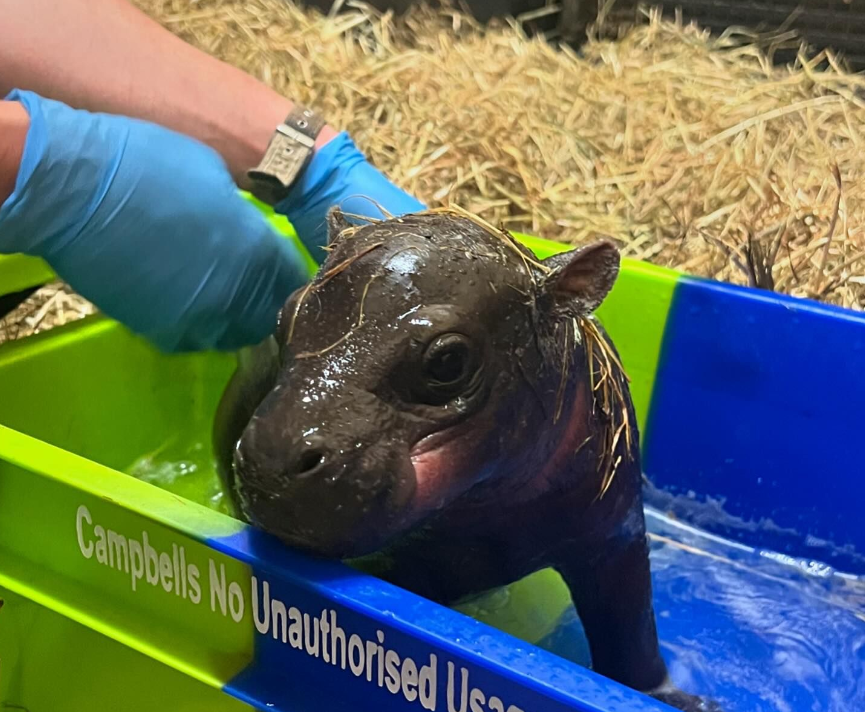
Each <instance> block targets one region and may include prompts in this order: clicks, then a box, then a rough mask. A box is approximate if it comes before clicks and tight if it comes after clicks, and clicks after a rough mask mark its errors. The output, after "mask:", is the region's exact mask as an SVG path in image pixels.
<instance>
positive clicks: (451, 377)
mask: <svg viewBox="0 0 865 712" xmlns="http://www.w3.org/2000/svg"><path fill="white" fill-rule="evenodd" d="M477 370H478V369H477V360H476V358H475V353H474V349H473V348H472V345H471V342H470V341H469V340H468V339H467V338H466V337H464V336H462V335H461V334H445V335H444V336H439V337H438V338H436V339H435V340H434V341H433V342H432V343H431V344H430V345H429V346H428V347H427V349H426V352H425V353H424V356H423V379H424V382H425V383H424V386H425V388H424V390H425V391H426V392H427V398H428V399H429V400H431V401H432V402H440V403H444V402H446V401H448V400H449V399H450V398H453V397H454V396H456V395H459V394H461V393H462V392H463V391H464V390H466V388H467V387H470V386H471V385H472V381H473V376H474V375H475V374H476V373H477Z"/></svg>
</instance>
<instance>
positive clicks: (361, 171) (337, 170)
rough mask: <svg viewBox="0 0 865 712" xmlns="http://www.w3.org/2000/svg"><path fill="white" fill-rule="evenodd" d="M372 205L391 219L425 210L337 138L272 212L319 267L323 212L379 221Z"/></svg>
mask: <svg viewBox="0 0 865 712" xmlns="http://www.w3.org/2000/svg"><path fill="white" fill-rule="evenodd" d="M373 201H374V202H373ZM376 203H377V204H378V205H381V207H382V208H384V209H385V210H386V211H388V212H389V213H390V214H391V215H404V214H406V213H412V212H416V211H418V210H424V209H425V207H426V206H424V204H423V203H421V202H419V201H418V200H417V199H416V198H413V197H412V196H410V195H409V194H408V193H406V192H405V191H403V190H401V189H400V188H397V187H396V186H395V185H393V184H392V183H391V182H390V181H389V180H388V179H387V178H385V177H384V175H382V173H381V172H380V171H379V170H377V169H376V168H374V167H373V166H372V164H370V163H369V161H368V160H367V159H366V157H365V156H364V155H363V154H362V153H361V152H360V151H359V150H358V149H357V147H356V146H355V145H354V142H353V141H352V140H351V138H350V137H349V135H348V134H347V133H346V132H342V133H340V134H337V135H336V136H335V137H334V138H332V139H331V140H330V141H328V142H327V143H326V144H325V145H324V146H322V147H321V148H320V149H318V150H316V151H315V153H314V154H313V157H312V160H311V161H310V162H309V165H308V166H307V167H306V169H305V170H304V172H303V173H302V175H301V177H300V179H299V180H298V182H297V184H296V185H295V186H294V187H293V188H292V189H291V192H290V193H289V194H288V196H287V197H286V198H285V199H283V200H282V201H281V202H279V203H278V204H277V205H276V206H274V210H275V211H276V212H278V213H281V214H283V215H285V216H286V217H287V218H288V220H289V222H290V223H291V224H292V225H293V226H294V228H295V230H296V231H297V234H298V237H299V238H300V240H301V241H302V242H303V244H304V246H305V247H306V249H307V250H308V251H309V253H310V255H311V256H312V258H313V259H314V260H315V261H316V262H318V263H319V264H321V262H322V260H323V259H324V258H325V256H326V253H325V252H324V250H322V249H321V247H322V246H324V245H326V244H327V220H326V218H327V211H328V210H330V208H331V207H333V206H337V207H339V208H340V209H341V210H342V211H343V212H346V213H353V214H355V215H362V216H364V217H371V218H377V219H381V218H383V217H384V215H383V214H382V212H381V211H380V210H378V209H377V207H376Z"/></svg>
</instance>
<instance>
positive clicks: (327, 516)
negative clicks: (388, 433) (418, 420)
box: [233, 418, 416, 558]
mask: <svg viewBox="0 0 865 712" xmlns="http://www.w3.org/2000/svg"><path fill="white" fill-rule="evenodd" d="M278 422H279V421H274V420H273V419H255V418H253V420H252V421H251V422H250V424H249V425H248V427H247V429H246V431H245V432H244V434H243V436H242V437H241V440H240V442H239V443H238V446H237V448H236V450H235V455H234V469H235V473H236V477H235V479H234V489H235V491H234V493H233V494H234V498H235V501H236V502H237V504H238V506H239V509H240V510H241V512H242V514H243V516H244V518H245V519H246V520H247V521H248V522H249V523H250V524H252V525H253V526H255V527H257V528H259V529H262V530H264V531H267V532H269V533H271V534H274V535H275V536H277V537H279V538H280V539H282V540H283V541H285V542H286V543H287V544H289V545H291V546H294V547H296V548H300V549H303V550H306V551H309V552H312V553H316V554H320V555H324V556H330V557H336V558H345V557H349V556H358V555H362V554H364V553H368V552H369V551H372V550H374V549H375V548H376V547H378V546H380V545H381V544H382V542H383V541H384V540H385V539H386V538H388V536H390V535H391V534H394V533H398V530H399V527H400V522H401V521H402V520H404V519H405V516H406V511H407V504H408V502H409V500H410V499H411V497H412V495H413V493H414V490H415V486H416V482H415V473H414V469H413V467H412V465H411V460H410V458H409V457H408V452H407V451H405V452H402V451H401V450H402V449H400V448H394V447H391V446H389V444H387V443H382V442H377V443H369V444H365V445H363V446H361V447H358V446H357V443H354V444H352V442H349V441H347V440H346V439H345V438H339V437H333V438H332V439H328V438H326V437H324V436H323V435H321V434H320V433H317V432H312V433H310V432H309V429H306V430H304V429H302V428H296V429H292V428H290V427H289V425H288V424H286V423H285V421H282V424H275V423H278Z"/></svg>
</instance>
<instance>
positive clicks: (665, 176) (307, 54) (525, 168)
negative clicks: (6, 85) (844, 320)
mask: <svg viewBox="0 0 865 712" xmlns="http://www.w3.org/2000/svg"><path fill="white" fill-rule="evenodd" d="M136 3H137V4H138V5H139V6H140V7H141V8H142V9H144V10H145V11H146V12H147V13H148V14H150V15H151V16H152V17H154V18H155V19H157V20H158V21H159V22H161V23H162V24H163V25H164V26H165V27H167V28H168V29H169V30H171V31H172V32H174V33H175V34H177V35H179V36H180V37H182V38H183V39H185V40H187V41H189V42H191V43H192V44H193V45H196V46H198V47H200V48H202V49H203V50H205V51H207V52H209V53H211V54H213V55H216V56H217V57H220V58H221V59H224V60H226V61H228V62H229V63H231V64H234V65H236V66H239V67H241V68H243V69H245V70H246V71H248V72H250V73H251V74H253V75H254V76H256V77H258V78H260V79H262V80H263V81H264V82H266V83H268V84H270V85H271V86H273V87H275V88H276V89H277V90H278V91H280V92H282V93H284V94H286V95H287V96H290V97H292V98H295V99H298V100H300V101H303V102H307V103H310V104H312V105H314V106H315V107H316V108H318V109H319V110H320V111H322V112H323V113H324V115H325V116H327V118H328V119H329V120H330V122H331V123H333V124H334V125H336V126H338V127H340V128H345V129H347V130H348V131H349V132H350V133H351V135H352V136H353V137H354V139H355V141H356V142H357V143H358V145H359V147H360V148H361V149H362V150H363V151H365V152H366V154H367V155H368V156H369V157H370V158H371V160H372V161H373V162H374V163H375V164H376V165H377V166H378V167H379V168H381V169H382V170H383V171H384V172H385V173H386V174H387V175H388V176H389V177H391V179H392V180H394V181H395V182H396V183H398V184H399V185H401V186H403V187H404V188H406V189H407V190H409V191H411V192H412V193H414V194H415V195H417V196H418V197H419V198H421V199H422V200H424V201H425V202H427V204H428V205H430V207H437V206H445V205H449V204H451V203H456V204H458V205H460V206H462V207H463V208H465V209H467V210H468V211H470V212H471V213H474V214H477V215H479V216H481V217H483V218H484V219H485V220H487V221H488V222H490V223H492V224H496V225H498V224H502V225H504V226H505V227H506V228H508V229H510V230H516V231H526V232H531V233H533V234H537V235H540V236H543V237H547V238H551V239H554V240H559V241H562V242H566V243H571V244H575V245H578V244H583V243H585V242H588V241H590V240H592V239H594V238H595V237H596V235H597V234H598V233H600V234H604V235H608V236H610V237H612V238H613V239H614V240H615V241H616V242H617V243H618V244H619V246H620V247H621V249H622V251H623V254H625V255H626V256H631V257H637V258H641V259H646V260H649V261H651V262H654V263H656V264H661V265H665V266H672V267H677V268H680V269H684V270H686V271H689V272H692V273H695V274H700V275H705V276H710V277H714V278H716V279H721V280H727V281H732V282H736V283H745V284H747V283H752V284H757V285H760V286H764V287H772V288H774V289H775V290H776V291H779V292H785V293H790V294H794V295H798V296H809V297H814V298H817V299H820V300H823V301H827V302H831V303H835V304H841V305H844V306H847V307H852V308H854V309H862V308H863V306H865V273H863V265H865V259H863V258H865V244H863V241H865V237H863V220H862V217H863V213H865V206H863V204H862V201H861V200H860V199H859V197H858V196H859V195H860V194H861V192H862V187H863V186H862V183H863V166H865V158H863V156H865V154H863V147H865V100H863V98H862V96H863V95H862V89H863V88H865V78H863V77H861V76H857V75H850V74H847V73H845V71H844V70H843V68H842V67H840V66H839V64H838V62H837V61H836V59H835V58H834V57H833V56H831V55H826V54H821V55H819V56H817V57H814V58H811V59H807V58H806V57H805V56H804V55H802V56H800V61H799V62H798V63H797V65H796V66H795V67H793V68H775V67H773V66H772V65H771V62H770V61H769V60H768V59H767V57H766V55H765V53H764V52H763V51H762V50H761V49H759V48H758V45H757V44H756V41H757V39H759V38H756V39H755V38H753V37H749V36H746V35H743V34H741V33H739V34H736V33H734V32H729V33H726V35H725V36H723V37H720V38H712V37H710V36H709V35H708V33H706V32H703V31H701V30H699V29H698V28H695V27H693V26H683V25H681V24H680V23H677V22H671V21H665V20H662V19H661V18H660V16H659V15H658V13H655V12H651V13H648V14H647V17H646V21H645V22H643V23H642V24H640V25H638V26H636V27H634V28H632V29H631V30H630V31H628V32H627V33H625V34H623V36H622V37H620V38H619V39H616V40H614V41H608V40H603V41H602V40H597V39H593V40H590V41H589V42H588V44H587V45H585V47H584V48H583V51H582V54H580V55H577V54H576V53H575V52H573V51H571V50H568V49H565V50H562V51H558V50H556V49H555V48H554V47H553V46H552V45H551V44H549V43H547V42H545V41H544V40H543V39H542V38H535V39H529V38H527V37H526V36H525V35H524V34H523V32H522V30H521V29H520V27H519V25H518V24H517V23H510V24H508V23H499V24H498V25H493V26H491V27H489V28H488V29H483V28H481V27H478V26H477V25H476V24H475V23H473V22H472V21H470V20H469V19H468V18H467V17H466V16H464V15H461V14H459V13H456V12H452V11H439V12H436V11H433V10H430V9H428V8H419V9H416V10H413V11H412V12H411V13H410V14H409V15H408V16H406V17H405V18H401V19H394V18H392V17H390V16H389V15H384V16H382V15H378V14H376V13H374V12H373V11H371V10H369V9H367V8H365V7H363V6H352V7H353V9H351V10H350V11H349V12H347V13H345V14H341V15H338V16H336V15H334V16H330V17H328V16H325V15H322V14H321V13H318V12H316V11H313V10H301V9H299V8H298V7H296V6H295V5H293V4H291V3H290V2H288V1H287V0H243V1H240V0H200V1H199V2H195V3H190V2H188V1H187V0H136ZM752 40H753V41H752ZM822 60H828V64H829V65H830V67H829V68H828V69H820V70H818V69H817V67H818V65H819V64H820V62H821V61H822ZM835 166H837V172H838V177H839V178H840V186H841V188H840V190H839V187H838V184H837V183H836V179H835V176H834V175H833V172H834V170H835V168H834V167H835ZM836 201H837V207H836ZM833 222H835V223H837V227H836V228H835V229H834V230H830V223H833ZM7 321H8V320H7Z"/></svg>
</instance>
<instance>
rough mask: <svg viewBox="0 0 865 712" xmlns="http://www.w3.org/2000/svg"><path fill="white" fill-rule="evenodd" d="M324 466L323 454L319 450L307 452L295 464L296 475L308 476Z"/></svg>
mask: <svg viewBox="0 0 865 712" xmlns="http://www.w3.org/2000/svg"><path fill="white" fill-rule="evenodd" d="M323 464H324V454H323V453H322V452H320V451H319V450H307V451H306V452H305V453H303V455H301V456H300V460H299V461H298V463H297V474H298V475H309V474H312V473H313V472H315V471H316V470H317V469H318V468H319V467H321V466H322V465H323Z"/></svg>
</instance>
